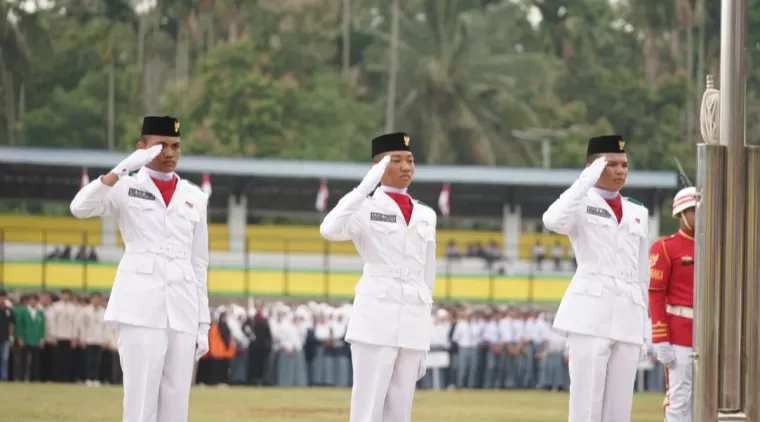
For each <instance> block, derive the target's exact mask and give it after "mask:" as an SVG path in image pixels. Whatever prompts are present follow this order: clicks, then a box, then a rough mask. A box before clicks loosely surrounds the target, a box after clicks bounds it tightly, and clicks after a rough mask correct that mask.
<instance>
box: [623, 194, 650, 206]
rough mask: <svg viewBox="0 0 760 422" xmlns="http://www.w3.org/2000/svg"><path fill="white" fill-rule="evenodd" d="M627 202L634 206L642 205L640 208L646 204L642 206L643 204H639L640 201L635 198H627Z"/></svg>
mask: <svg viewBox="0 0 760 422" xmlns="http://www.w3.org/2000/svg"><path fill="white" fill-rule="evenodd" d="M625 200H626V201H628V202H630V203H632V204H636V205H640V206H642V207H644V204H642V203H641V202H639V201H637V200H635V199H633V198H629V197H626V198H625ZM644 208H646V207H644Z"/></svg>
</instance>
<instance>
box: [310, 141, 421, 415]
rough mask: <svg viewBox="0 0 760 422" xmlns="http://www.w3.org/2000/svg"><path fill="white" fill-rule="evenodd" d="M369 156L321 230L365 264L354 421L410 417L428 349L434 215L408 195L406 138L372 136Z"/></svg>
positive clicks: (410, 168) (356, 321)
mask: <svg viewBox="0 0 760 422" xmlns="http://www.w3.org/2000/svg"><path fill="white" fill-rule="evenodd" d="M372 161H373V163H374V165H373V166H372V168H371V169H370V171H369V172H368V173H367V175H366V176H365V177H364V180H362V181H361V183H360V184H359V186H357V187H356V188H355V189H354V190H353V191H351V192H349V193H348V194H346V196H344V197H343V198H342V199H341V200H340V202H338V204H337V205H336V206H335V208H334V209H333V210H332V211H330V213H329V214H327V216H326V217H325V219H324V221H323V222H322V225H321V226H320V232H321V233H322V236H323V237H324V238H326V239H328V240H333V241H347V240H351V241H353V242H354V245H355V246H356V249H357V250H358V252H359V254H360V255H361V257H362V259H363V260H364V263H365V264H364V270H363V274H362V277H361V279H360V280H359V283H358V284H357V285H356V288H355V291H356V297H355V299H354V306H353V307H352V310H351V316H350V318H349V325H348V331H347V333H346V341H347V342H349V343H350V344H351V354H352V363H353V368H354V385H353V390H352V392H351V422H408V421H410V420H411V413H412V402H413V399H414V390H415V384H416V382H417V380H419V379H420V378H422V377H423V376H424V375H425V369H426V362H425V359H426V353H427V351H428V350H429V348H430V337H431V332H432V318H431V307H432V303H433V287H434V282H435V270H436V263H435V259H436V255H435V252H436V243H435V226H436V213H435V211H433V210H432V209H431V208H429V207H427V206H426V205H424V204H422V203H421V202H419V201H413V200H412V199H411V198H410V197H409V195H408V194H407V186H409V183H410V182H411V181H412V177H413V176H414V156H413V155H412V153H411V152H410V150H409V136H408V135H406V134H404V133H394V134H389V135H383V136H380V137H378V138H375V139H373V140H372ZM379 183H380V184H381V185H380V187H379V188H377V187H378V184H379Z"/></svg>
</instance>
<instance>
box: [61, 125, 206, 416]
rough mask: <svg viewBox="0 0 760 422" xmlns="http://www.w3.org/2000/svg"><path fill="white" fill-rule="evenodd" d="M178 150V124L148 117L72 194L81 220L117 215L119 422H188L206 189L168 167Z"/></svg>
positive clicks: (198, 346) (201, 323) (113, 317)
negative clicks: (118, 153) (106, 169)
mask: <svg viewBox="0 0 760 422" xmlns="http://www.w3.org/2000/svg"><path fill="white" fill-rule="evenodd" d="M179 157H180V132H179V122H178V121H177V120H176V119H174V118H172V117H168V116H164V117H155V116H149V117H146V118H145V119H144V120H143V127H142V138H141V139H140V141H139V142H138V143H137V151H135V152H134V153H132V155H130V156H129V157H127V158H126V159H125V160H123V161H122V162H121V163H119V164H118V165H117V166H116V167H115V168H114V169H113V170H111V172H110V173H108V174H107V175H105V176H102V177H100V178H98V179H96V180H94V181H92V182H91V183H90V184H88V185H87V186H85V187H84V188H83V189H82V190H81V191H79V193H78V194H77V196H76V197H75V198H74V200H73V201H72V202H71V212H72V214H74V216H75V217H77V218H90V217H101V216H112V217H114V218H116V219H117V220H118V222H119V229H120V230H121V234H122V237H123V239H124V243H125V245H126V248H125V252H124V256H123V257H122V258H121V262H119V267H118V270H117V273H116V279H115V280H114V285H113V288H112V290H111V297H110V300H109V301H108V307H107V309H106V313H105V321H106V322H107V323H109V324H113V325H114V326H116V327H117V329H118V330H119V357H120V360H121V366H122V369H123V371H124V418H123V420H124V422H157V421H158V422H186V421H187V413H188V405H189V398H190V387H191V385H192V383H191V381H192V375H193V365H194V361H193V359H196V360H197V359H198V358H199V357H200V356H203V355H204V354H206V352H208V329H209V323H210V319H209V309H208V290H207V288H206V277H207V271H208V261H209V253H208V226H207V223H206V205H207V204H206V202H207V197H206V195H205V194H204V193H203V191H202V190H201V189H200V188H199V187H197V186H195V185H193V184H191V183H189V182H187V181H185V180H180V179H179V177H178V176H177V175H176V174H175V173H174V169H175V168H176V166H177V160H178V159H179ZM138 170H139V171H138ZM133 171H138V173H137V174H136V175H135V176H134V177H129V173H130V172H133Z"/></svg>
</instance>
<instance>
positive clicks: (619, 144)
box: [618, 139, 625, 151]
mask: <svg viewBox="0 0 760 422" xmlns="http://www.w3.org/2000/svg"><path fill="white" fill-rule="evenodd" d="M618 147H620V151H622V150H623V148H625V141H624V140H622V139H621V140H619V141H618Z"/></svg>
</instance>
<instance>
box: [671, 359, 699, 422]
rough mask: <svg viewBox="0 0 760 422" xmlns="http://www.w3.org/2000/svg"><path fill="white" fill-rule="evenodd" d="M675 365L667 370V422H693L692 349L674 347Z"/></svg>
mask: <svg viewBox="0 0 760 422" xmlns="http://www.w3.org/2000/svg"><path fill="white" fill-rule="evenodd" d="M673 350H674V351H675V354H676V360H675V364H674V365H673V367H672V368H670V369H665V382H666V385H667V388H668V392H667V393H666V396H665V422H691V371H692V366H691V365H692V362H691V347H685V346H676V345H673Z"/></svg>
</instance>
